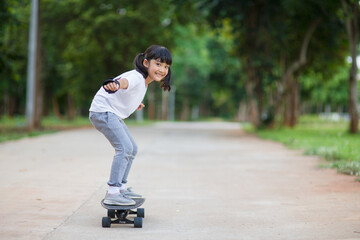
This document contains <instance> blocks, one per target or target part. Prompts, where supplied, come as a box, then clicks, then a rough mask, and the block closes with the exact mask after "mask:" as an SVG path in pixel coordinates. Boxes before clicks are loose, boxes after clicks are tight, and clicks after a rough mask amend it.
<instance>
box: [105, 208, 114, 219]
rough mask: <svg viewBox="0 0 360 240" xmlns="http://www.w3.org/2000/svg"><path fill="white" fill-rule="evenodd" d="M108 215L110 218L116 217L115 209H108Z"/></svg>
mask: <svg viewBox="0 0 360 240" xmlns="http://www.w3.org/2000/svg"><path fill="white" fill-rule="evenodd" d="M107 216H108V217H109V218H115V210H112V209H108V211H107Z"/></svg>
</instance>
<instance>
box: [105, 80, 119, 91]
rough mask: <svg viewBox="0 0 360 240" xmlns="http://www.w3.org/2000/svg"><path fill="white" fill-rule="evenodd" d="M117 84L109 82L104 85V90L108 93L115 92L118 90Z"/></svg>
mask: <svg viewBox="0 0 360 240" xmlns="http://www.w3.org/2000/svg"><path fill="white" fill-rule="evenodd" d="M119 87H120V86H119V84H117V83H115V82H110V83H108V84H106V85H104V88H105V89H106V90H108V91H113V92H116V91H117V90H119Z"/></svg>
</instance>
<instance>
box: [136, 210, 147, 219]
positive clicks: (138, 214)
mask: <svg viewBox="0 0 360 240" xmlns="http://www.w3.org/2000/svg"><path fill="white" fill-rule="evenodd" d="M136 212H137V216H138V217H141V218H144V217H145V209H144V208H138V209H137V211H136Z"/></svg>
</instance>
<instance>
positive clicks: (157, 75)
mask: <svg viewBox="0 0 360 240" xmlns="http://www.w3.org/2000/svg"><path fill="white" fill-rule="evenodd" d="M144 66H145V67H146V68H147V70H148V77H150V79H151V80H154V81H157V82H160V81H161V80H162V79H163V78H164V77H166V75H167V74H168V72H169V68H170V65H168V64H167V63H165V62H161V61H160V59H151V60H150V62H149V61H148V60H147V59H145V60H144Z"/></svg>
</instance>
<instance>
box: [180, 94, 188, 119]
mask: <svg viewBox="0 0 360 240" xmlns="http://www.w3.org/2000/svg"><path fill="white" fill-rule="evenodd" d="M189 116H190V106H189V101H188V100H187V99H185V100H184V101H183V104H182V108H181V115H180V120H181V121H187V120H189Z"/></svg>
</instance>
